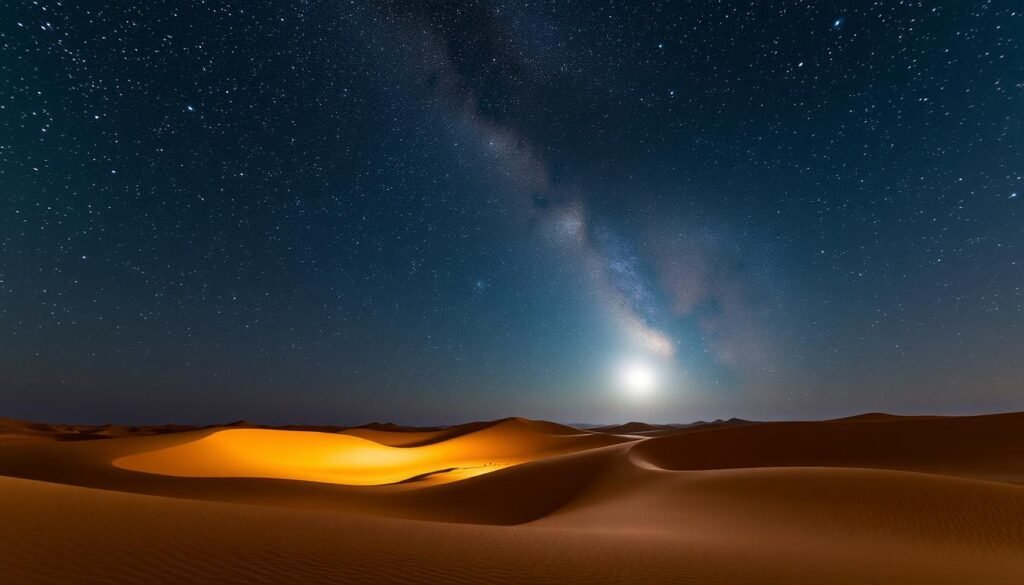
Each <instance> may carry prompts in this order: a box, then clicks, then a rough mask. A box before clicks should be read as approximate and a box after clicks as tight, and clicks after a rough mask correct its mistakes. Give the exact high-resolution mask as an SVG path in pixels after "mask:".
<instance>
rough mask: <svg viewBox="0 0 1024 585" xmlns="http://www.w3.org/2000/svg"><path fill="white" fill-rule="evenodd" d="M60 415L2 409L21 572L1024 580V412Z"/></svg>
mask: <svg viewBox="0 0 1024 585" xmlns="http://www.w3.org/2000/svg"><path fill="white" fill-rule="evenodd" d="M50 427H51V428H47V427H40V426H37V425H36V424H35V423H26V424H21V423H18V421H3V425H2V426H0V428H2V429H3V431H4V433H6V435H5V436H6V439H5V440H3V441H0V475H5V476H7V477H5V478H0V493H2V494H3V498H2V503H0V568H3V569H4V571H3V573H4V575H5V577H6V578H5V580H4V582H5V583H6V582H11V583H53V582H61V581H82V582H105V583H138V582H148V583H182V582H188V583H214V582H216V583H235V582H237V583H243V582H244V583H261V582H266V583H274V582H295V583H321V582H323V583H327V582H331V583H337V582H345V583H583V582H587V583H637V582H650V583H723V584H724V583H739V584H742V583H851V584H852V583H858V584H860V583H901V584H902V583H922V584H923V583H949V584H953V583H957V584H960V583H972V584H973V583H979V584H981V583H992V584H1003V583H1006V584H1011V583H1013V584H1017V583H1021V582H1022V579H1024V487H1022V486H1020V485H1017V482H1020V481H1021V477H1022V476H1021V472H1022V466H1024V415H1022V414H1009V415H994V416H987V417H891V416H886V415H870V416H861V417H851V418H848V419H841V420H835V421H822V422H805V423H760V424H752V423H745V424H719V425H715V424H708V425H702V426H695V427H687V428H676V429H675V430H674V431H673V430H672V429H669V428H661V427H653V428H642V427H641V426H640V425H639V424H636V425H631V426H629V427H625V429H615V428H612V429H609V430H606V432H605V433H602V432H585V431H579V430H576V429H573V428H570V427H564V426H561V425H556V424H553V423H546V422H541V421H527V420H523V419H505V420H502V421H494V422H489V423H473V424H470V425H462V426H459V427H452V428H447V429H429V430H412V429H405V428H400V429H394V430H388V428H387V427H380V426H378V427H375V428H365V427H364V428H361V429H341V430H335V429H334V428H332V427H326V428H325V431H324V432H313V431H296V430H274V429H266V428H253V427H254V425H235V426H231V427H215V428H206V429H193V430H182V429H181V428H178V427H172V428H169V430H173V431H175V432H164V433H159V432H154V431H152V430H151V429H149V430H136V431H131V430H127V431H124V434H123V435H121V436H111V437H110V438H107V439H106V440H90V441H81V440H78V441H67V440H55V439H53V436H54V435H57V436H59V435H62V434H67V433H73V432H75V431H74V429H69V428H59V425H51V426H50ZM617 430H633V431H634V432H640V433H647V432H652V431H656V432H658V433H660V435H655V436H654V437H652V438H643V436H636V435H632V434H630V433H617V432H614V431H617ZM670 431H671V432H670ZM37 435H43V437H44V438H39V437H38V436H37ZM622 435H629V436H622ZM26 437H27V438H26ZM45 437H50V439H46V438H45ZM449 469H450V471H446V470H449ZM410 480H411V481H410Z"/></svg>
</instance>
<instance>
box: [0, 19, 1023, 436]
mask: <svg viewBox="0 0 1024 585" xmlns="http://www.w3.org/2000/svg"><path fill="white" fill-rule="evenodd" d="M1022 39H1024V10H1022V9H1021V7H1020V6H1019V5H1017V3H1015V2H1010V1H1005V2H999V1H994V2H940V3H919V2H882V3H875V5H873V6H868V5H866V4H865V3H863V2H845V3H844V2H838V3H830V2H814V3H792V2H777V3H758V4H756V5H755V6H749V5H748V4H747V3H741V2H721V3H677V2H664V3H658V2H655V3H636V2H597V3H594V2H579V3H577V2H564V1H557V2H530V3H529V4H526V3H494V2H467V3H452V2H423V1H416V2H365V3H364V2H315V1H313V2H297V3H296V2H266V3H261V4H257V5H254V4H252V3H249V2H235V3H232V2H196V1H180V2H179V1H175V2H148V3H136V4H134V5H131V4H116V5H110V6H102V5H98V4H97V5H93V4H92V3H84V4H82V3H69V2H63V3H57V2H46V1H43V0H40V1H38V2H15V3H14V4H13V5H12V6H11V7H9V9H8V11H7V14H6V15H5V18H4V21H3V22H2V23H0V49H2V52H0V415H5V416H14V417H25V418H35V419H46V420H59V421H82V422H92V421H106V420H115V421H119V422H144V421H168V420H174V421H179V422H208V421H214V420H226V419H234V418H243V417H244V418H251V419H256V420H260V421H265V422H336V423H358V422H365V421H367V420H371V419H388V420H395V421H398V422H405V423H414V424H425V423H426V424H428V423H449V422H457V421H461V420H466V419H478V418H497V417H502V416H509V415H523V416H530V417H537V418H548V419H555V420H562V421H567V422H582V421H590V422H604V421H613V420H624V419H633V418H645V419H648V420H652V421H689V420H694V419H699V418H716V417H729V416H741V417H746V418H779V417H787V418H792V417H800V418H819V417H826V416H838V415H844V414H850V413H854V412H862V411H877V410H884V411H892V412H928V413H931V412H941V413H946V412H949V413H972V412H982V411H992V410H1009V409H1021V408H1024V359H1022V358H1021V357H1020V356H1021V355H1022V354H1024V308H1022V304H1024V248H1022V246H1024V229H1022V228H1024V225H1022V220H1024V212H1022V209H1021V206H1022V205H1024V179H1022V176H1024V117H1022V116H1021V115H1020V112H1024V51H1022ZM636 361H639V362H642V363H643V364H645V367H647V368H650V369H651V370H652V371H654V372H655V374H656V384H655V386H656V388H655V389H654V391H653V393H652V395H651V396H649V397H647V398H646V399H644V400H636V399H634V398H631V397H630V395H629V394H628V392H624V391H623V388H622V385H623V384H622V381H621V380H620V376H619V370H620V369H621V367H622V364H623V363H627V362H636Z"/></svg>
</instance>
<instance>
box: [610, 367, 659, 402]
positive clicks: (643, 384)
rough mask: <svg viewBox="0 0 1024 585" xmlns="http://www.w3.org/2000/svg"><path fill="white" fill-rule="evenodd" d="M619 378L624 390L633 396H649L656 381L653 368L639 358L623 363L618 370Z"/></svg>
mask: <svg viewBox="0 0 1024 585" xmlns="http://www.w3.org/2000/svg"><path fill="white" fill-rule="evenodd" d="M619 378H620V381H621V382H622V385H623V387H624V388H625V390H626V392H628V393H629V395H630V396H632V397H633V398H645V397H647V396H650V395H651V393H652V392H653V391H654V387H655V385H656V383H657V381H658V376H657V373H656V372H655V371H654V368H653V367H651V365H650V364H648V363H646V362H643V361H640V360H632V361H628V362H625V363H623V364H622V366H621V370H620V371H619Z"/></svg>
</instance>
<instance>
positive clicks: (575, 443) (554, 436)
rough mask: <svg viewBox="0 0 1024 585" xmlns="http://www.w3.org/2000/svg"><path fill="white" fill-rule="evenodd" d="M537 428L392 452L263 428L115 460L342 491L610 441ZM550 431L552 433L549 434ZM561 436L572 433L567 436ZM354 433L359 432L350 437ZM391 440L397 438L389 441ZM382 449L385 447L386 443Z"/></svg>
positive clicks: (440, 439) (417, 436) (487, 467)
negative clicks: (334, 486) (334, 485)
mask: <svg viewBox="0 0 1024 585" xmlns="http://www.w3.org/2000/svg"><path fill="white" fill-rule="evenodd" d="M542 424H545V423H535V422H530V421H523V420H521V419H511V420H508V421H502V422H499V423H496V424H494V425H491V426H487V427H485V428H483V429H481V430H477V431H475V432H471V433H468V434H461V435H457V436H454V437H453V438H450V439H446V438H445V435H444V433H443V432H437V433H410V434H411V435H413V436H412V437H410V438H408V439H411V440H410V441H408V442H415V443H416V444H418V446H410V447H396V446H391V445H393V444H396V443H399V444H400V443H401V438H402V437H401V435H404V434H405V433H386V432H382V431H365V430H363V431H361V433H362V434H363V435H364V436H366V437H374V438H378V439H379V441H374V440H371V439H370V438H362V437H359V436H351V435H348V434H327V433H317V432H303V431H280V430H268V429H231V430H222V431H216V432H213V433H211V434H207V435H206V436H203V437H202V438H199V439H197V440H194V441H190V442H187V443H183V444H178V445H174V446H171V447H166V448H161V449H157V450H154V451H147V452H143V453H139V454H135V455H129V456H126V457H121V458H119V459H116V460H115V461H114V462H113V464H114V465H115V466H116V467H119V468H122V469H128V470H132V471H142V472H146V473H156V474H163V475H174V476H184V477H265V478H278V479H294V480H302V481H317V482H325V483H337V484H345V485H381V484H391V483H398V482H402V481H409V480H420V479H429V480H430V481H433V482H438V481H453V480H457V479H465V478H467V477H473V476H476V475H480V474H484V473H489V472H492V471H495V470H498V469H501V468H503V467H508V466H510V465H518V464H521V463H525V462H527V461H533V460H535V459H538V458H541V457H548V456H551V455H556V454H559V453H566V452H570V451H575V450H579V449H580V448H589V447H597V446H601V445H608V444H611V443H614V442H615V440H614V439H612V438H610V437H607V436H604V435H599V434H591V433H580V432H574V431H572V430H569V429H566V428H565V427H558V426H557V425H548V426H547V427H541V429H542V430H540V432H537V431H538V430H539V429H537V428H532V427H535V426H536V425H542ZM553 431H554V432H553ZM566 431H569V432H571V433H572V434H569V432H566ZM357 432H360V431H357ZM394 435H398V437H395V436H394ZM388 443H390V444H388Z"/></svg>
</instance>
